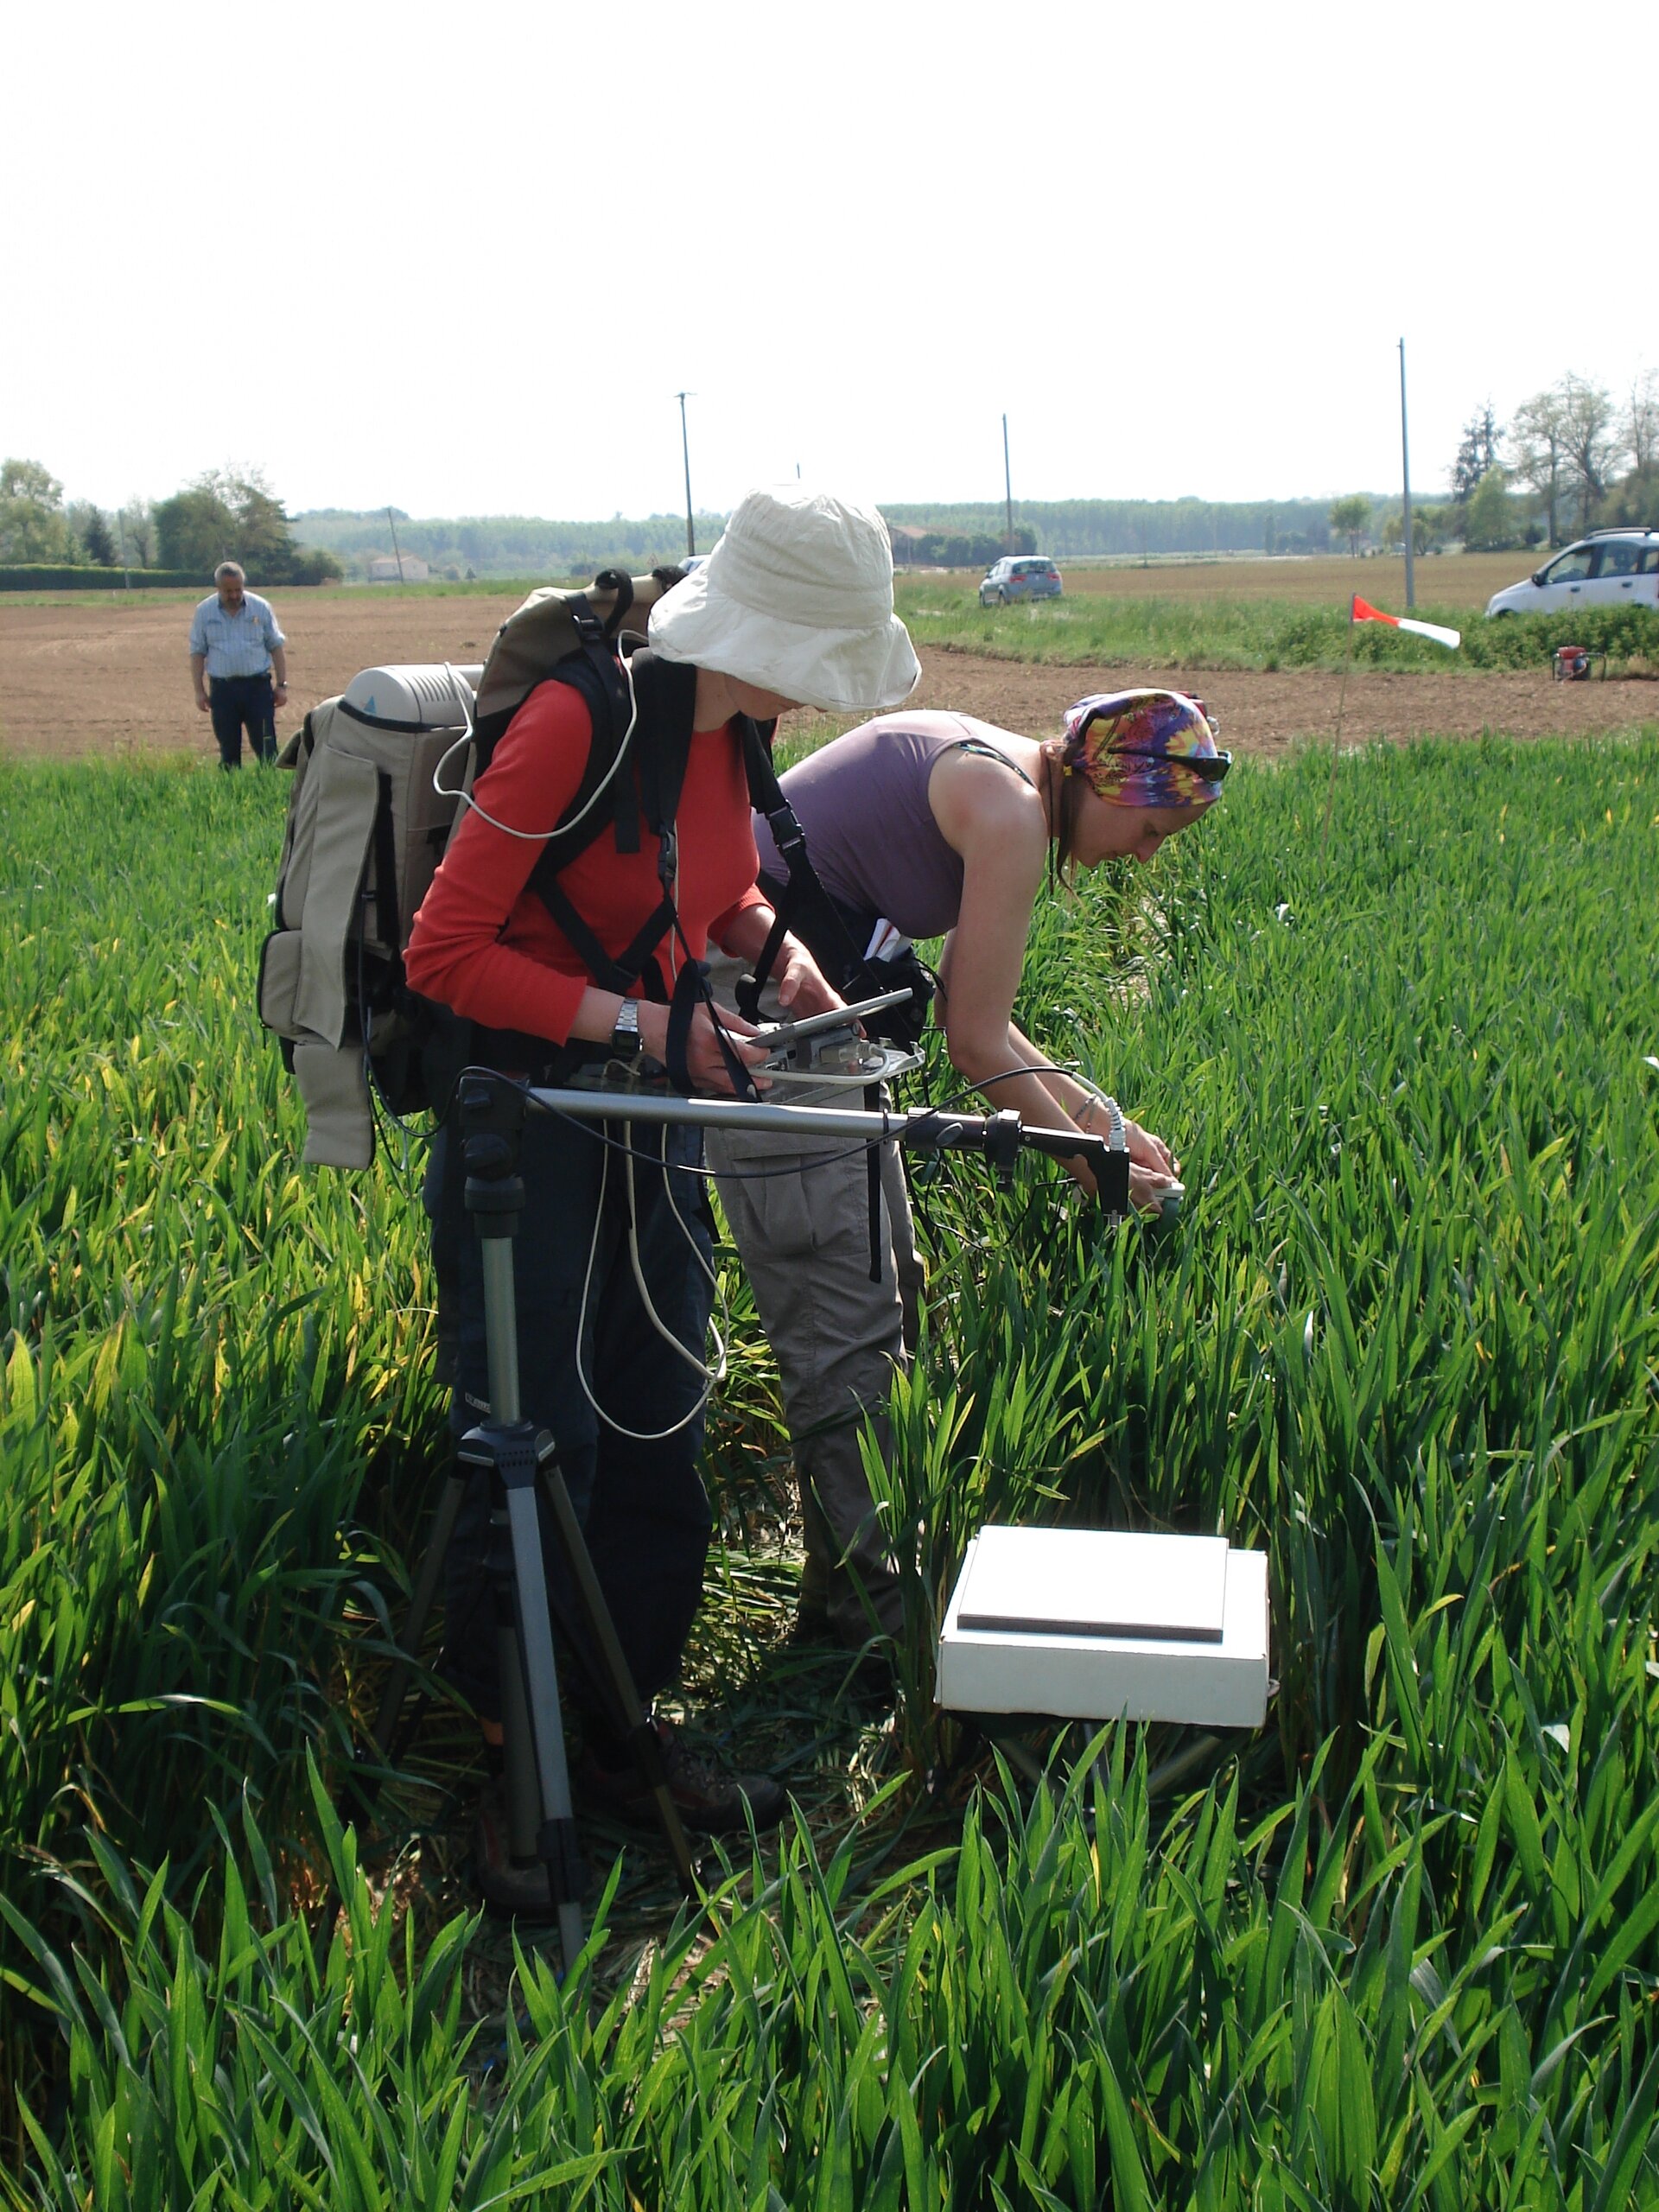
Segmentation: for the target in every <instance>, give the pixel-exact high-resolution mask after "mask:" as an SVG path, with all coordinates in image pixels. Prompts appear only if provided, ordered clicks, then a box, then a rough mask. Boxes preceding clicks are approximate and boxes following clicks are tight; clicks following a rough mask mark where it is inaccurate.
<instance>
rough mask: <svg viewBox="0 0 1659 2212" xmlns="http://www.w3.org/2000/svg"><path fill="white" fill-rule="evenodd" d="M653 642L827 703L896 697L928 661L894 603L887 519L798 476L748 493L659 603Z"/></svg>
mask: <svg viewBox="0 0 1659 2212" xmlns="http://www.w3.org/2000/svg"><path fill="white" fill-rule="evenodd" d="M651 643H652V647H653V649H654V650H655V651H656V652H659V653H660V654H661V655H662V657H663V658H664V660H680V661H692V662H695V663H696V665H697V667H699V668H708V669H713V670H715V671H718V672H719V673H720V674H721V675H723V676H734V677H737V678H738V679H739V681H740V682H741V683H754V684H758V685H759V686H760V689H761V690H766V691H775V692H777V693H778V694H779V696H780V697H782V698H785V699H796V700H798V701H799V702H800V703H801V704H802V705H803V706H806V707H817V708H820V709H823V711H824V712H826V713H829V714H866V715H869V714H880V712H882V711H883V709H886V708H888V707H896V706H898V705H899V702H900V701H901V700H904V699H907V698H908V697H909V696H910V694H911V693H912V691H913V690H915V688H916V683H917V680H918V677H920V675H921V672H922V671H921V668H920V665H919V664H918V661H917V658H916V655H915V652H913V650H912V646H911V642H910V632H908V631H907V630H906V627H905V626H904V624H903V623H902V622H901V621H900V620H899V618H898V616H897V615H896V614H895V613H893V547H892V543H891V542H890V541H889V539H888V537H887V524H886V523H884V522H883V521H882V519H881V518H880V515H879V514H878V513H877V512H876V511H875V509H874V507H866V506H858V505H854V504H853V503H852V502H851V501H850V500H847V499H836V498H834V497H833V496H832V495H831V494H830V493H828V492H813V491H809V490H808V489H807V488H806V487H805V486H804V485H801V484H784V485H779V486H776V487H775V488H762V489H760V490H757V491H753V492H750V493H746V494H745V496H744V498H743V499H742V501H741V504H740V505H739V506H738V508H737V510H736V512H734V515H733V516H732V518H731V520H730V521H729V522H728V524H727V525H726V528H725V531H724V532H723V533H722V535H721V538H720V541H719V543H717V544H716V545H715V550H714V551H713V552H712V553H711V554H710V555H709V558H708V559H707V560H706V561H705V562H704V563H703V564H702V567H701V568H700V569H696V570H694V571H693V573H692V574H691V575H689V576H687V577H686V578H685V580H684V582H682V583H677V584H676V585H675V587H674V588H673V590H672V591H671V592H669V593H668V594H666V595H665V596H664V598H662V599H659V600H658V602H657V604H656V606H655V607H652V610H651Z"/></svg>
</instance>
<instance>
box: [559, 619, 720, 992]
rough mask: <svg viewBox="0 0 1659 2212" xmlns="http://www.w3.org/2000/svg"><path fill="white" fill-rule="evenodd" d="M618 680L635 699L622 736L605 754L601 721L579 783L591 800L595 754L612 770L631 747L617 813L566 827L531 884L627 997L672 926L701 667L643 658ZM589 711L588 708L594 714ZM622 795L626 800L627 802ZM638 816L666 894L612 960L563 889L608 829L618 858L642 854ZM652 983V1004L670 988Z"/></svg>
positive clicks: (585, 960)
mask: <svg viewBox="0 0 1659 2212" xmlns="http://www.w3.org/2000/svg"><path fill="white" fill-rule="evenodd" d="M581 665H582V664H581V663H580V662H569V663H566V664H564V665H563V666H562V667H561V668H560V669H559V671H558V676H559V678H560V680H561V681H570V680H573V678H575V672H576V671H577V670H578V669H579V668H580V667H581ZM619 680H620V682H621V683H622V684H623V686H624V693H625V696H627V697H628V712H627V715H626V719H625V720H624V722H623V725H622V729H621V732H620V734H618V735H617V736H616V737H614V738H613V740H612V741H610V742H609V743H608V744H607V746H606V747H602V748H601V744H600V742H599V737H598V731H599V727H600V725H599V721H598V719H597V717H596V718H595V721H594V732H595V738H594V746H593V747H592V748H591V749H590V752H589V755H588V766H587V767H586V769H585V770H584V771H583V775H582V785H583V787H584V788H585V789H587V790H588V792H589V793H590V795H591V793H592V791H594V790H596V789H597V788H598V785H599V782H600V780H601V775H600V774H596V773H595V772H594V755H595V754H598V753H601V750H603V751H604V752H605V753H606V755H607V760H608V761H609V763H610V764H611V765H613V766H614V765H615V761H616V754H617V751H618V747H620V745H621V744H622V743H623V742H624V741H628V742H629V749H630V752H631V753H632V759H631V760H628V761H626V762H625V763H623V764H622V765H621V766H620V767H619V768H618V769H617V773H616V785H617V786H618V787H620V791H619V796H618V798H617V799H616V802H615V808H614V810H613V813H611V814H608V815H607V813H606V812H605V811H604V810H601V808H599V807H597V806H594V807H590V809H589V810H588V815H587V817H586V819H585V820H583V821H580V822H578V821H575V820H574V819H573V820H572V821H571V823H570V826H569V829H565V828H563V827H561V828H560V829H556V831H555V832H554V834H553V836H551V837H550V838H549V840H548V842H547V843H546V845H545V846H544V847H543V850H542V854H541V856H540V858H539V859H538V860H537V863H536V866H535V868H533V869H532V870H531V877H530V883H531V889H533V890H534V891H535V893H536V894H537V897H538V898H539V899H541V901H542V904H543V906H545V907H546V908H547V911H548V912H549V913H550V914H551V916H552V917H553V919H554V920H555V921H556V923H557V924H558V925H559V928H560V929H561V930H562V931H563V934H564V936H565V938H566V939H567V940H568V942H569V944H571V946H572V947H573V948H574V949H575V953H576V955H577V957H578V958H579V959H580V960H581V962H582V965H583V967H584V968H586V969H587V970H588V974H589V975H590V976H592V977H593V978H594V982H596V983H599V984H600V985H601V986H602V987H603V988H605V989H607V990H613V991H617V992H619V993H624V994H626V992H627V991H628V990H629V989H631V988H632V986H633V984H634V983H635V982H638V981H639V977H640V976H642V975H645V971H646V965H647V963H648V962H650V961H651V959H652V955H653V953H654V952H655V951H656V949H657V947H658V944H660V943H661V942H662V940H663V938H664V937H665V936H667V934H668V932H669V931H670V930H671V928H672V926H673V925H674V920H675V910H674V899H673V890H674V878H675V874H676V872H677V866H678V858H679V855H678V849H677V836H676V831H675V826H674V824H675V817H676V815H677V811H678V808H679V802H680V791H681V788H682V786H683V784H684V781H685V766H686V761H687V759H688V757H689V755H690V750H691V723H692V719H693V713H694V709H695V708H696V683H697V672H696V669H695V668H691V667H689V666H686V665H685V664H682V663H679V662H674V661H663V660H658V658H657V657H656V655H655V654H654V653H652V652H637V653H635V655H634V656H633V658H632V662H631V663H630V664H629V669H628V676H627V677H626V678H620V679H619ZM630 680H631V696H629V693H630ZM576 688H577V689H578V690H582V692H583V696H587V691H586V687H585V684H584V683H582V681H581V680H579V679H577V680H576ZM592 703H593V702H592V701H591V700H589V705H590V708H591V706H592ZM601 773H602V771H601ZM621 793H626V798H624V797H623V796H621V795H620V794H621ZM581 803H582V791H581V790H579V791H578V792H577V796H576V798H575V799H574V800H573V801H572V802H571V805H570V807H569V809H567V813H568V814H569V815H571V816H572V817H574V816H575V812H576V810H577V809H578V807H579V806H580V804H581ZM625 806H626V809H627V810H628V821H629V823H630V824H631V838H630V839H629V841H627V842H625V837H624V829H623V812H622V810H623V809H624V807H625ZM640 811H643V813H644V815H645V823H646V826H647V828H648V829H650V830H651V832H652V835H653V836H655V837H656V838H657V840H658V853H657V875H658V882H659V883H660V885H661V887H662V896H661V898H660V899H658V904H657V906H656V907H655V909H654V910H653V912H652V914H651V916H650V917H649V918H648V919H647V920H646V921H645V923H644V924H643V925H641V927H640V928H639V931H637V932H636V934H635V936H634V938H633V939H632V943H631V944H629V945H628V946H627V948H626V950H625V951H623V952H622V953H620V954H619V955H618V957H616V958H615V959H613V958H612V957H611V956H610V954H609V953H607V951H606V950H605V948H604V946H603V945H602V944H601V943H600V940H599V938H598V937H597V935H596V934H595V933H594V931H593V929H592V928H590V926H589V925H588V923H587V921H586V920H584V918H582V915H581V913H579V912H578V911H577V909H576V907H575V905H574V904H573V903H572V901H571V899H570V898H569V895H568V893H566V892H565V890H564V888H563V886H562V885H561V883H560V882H559V876H560V874H561V873H562V872H563V870H564V869H565V868H569V865H570V863H571V861H574V860H575V858H576V856H577V855H578V854H579V853H582V852H583V851H585V850H586V849H587V848H588V845H590V844H591V843H592V842H593V841H594V838H595V837H596V836H598V834H599V832H600V830H601V829H602V828H603V827H604V826H605V823H606V822H607V820H613V821H614V822H615V823H616V828H617V849H618V850H619V851H620V852H637V851H638V850H639V813H640ZM652 984H654V985H655V988H654V989H653V990H652V995H653V996H655V997H661V998H666V996H667V988H666V985H665V983H664V981H663V978H662V976H661V972H660V969H653V971H652V976H650V977H648V979H647V988H651V986H652Z"/></svg>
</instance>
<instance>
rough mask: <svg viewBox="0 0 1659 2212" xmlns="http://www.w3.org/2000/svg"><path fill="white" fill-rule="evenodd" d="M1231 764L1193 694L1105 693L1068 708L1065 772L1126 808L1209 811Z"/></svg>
mask: <svg viewBox="0 0 1659 2212" xmlns="http://www.w3.org/2000/svg"><path fill="white" fill-rule="evenodd" d="M1231 761H1232V755H1231V753H1217V750H1216V725H1215V723H1214V722H1213V721H1211V719H1210V716H1209V715H1208V714H1207V713H1206V712H1205V705H1204V702H1203V700H1202V699H1189V698H1188V697H1187V696H1186V695H1185V692H1181V691H1097V692H1096V693H1094V694H1093V696H1091V697H1090V698H1087V699H1079V700H1078V702H1077V705H1076V706H1075V707H1068V708H1067V709H1066V714H1065V741H1064V743H1063V744H1062V747H1061V750H1060V762H1061V768H1062V772H1064V773H1065V775H1068V776H1071V775H1079V776H1083V777H1084V778H1085V779H1087V781H1088V783H1089V785H1090V789H1091V790H1093V791H1096V792H1098V794H1099V795H1100V797H1101V798H1106V799H1110V800H1112V801H1113V803H1114V804H1116V805H1118V806H1208V805H1210V804H1211V802H1212V801H1213V800H1215V799H1217V798H1220V796H1221V779H1222V778H1223V777H1224V775H1225V774H1226V772H1227V770H1228V768H1229V766H1230V764H1231Z"/></svg>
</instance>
